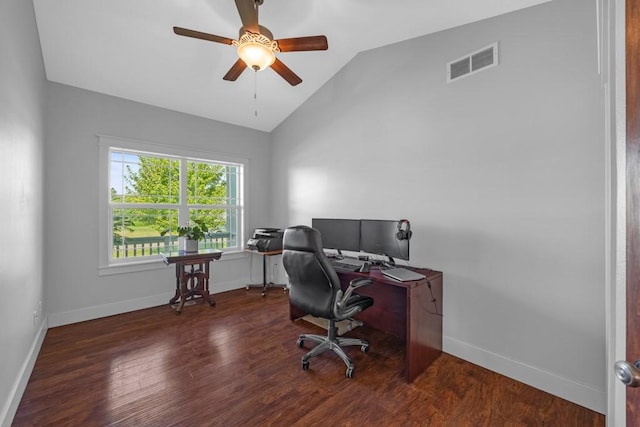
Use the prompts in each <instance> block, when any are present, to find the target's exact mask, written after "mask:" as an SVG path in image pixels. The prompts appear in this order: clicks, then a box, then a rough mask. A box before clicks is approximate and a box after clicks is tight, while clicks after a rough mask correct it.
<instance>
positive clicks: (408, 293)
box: [289, 267, 443, 383]
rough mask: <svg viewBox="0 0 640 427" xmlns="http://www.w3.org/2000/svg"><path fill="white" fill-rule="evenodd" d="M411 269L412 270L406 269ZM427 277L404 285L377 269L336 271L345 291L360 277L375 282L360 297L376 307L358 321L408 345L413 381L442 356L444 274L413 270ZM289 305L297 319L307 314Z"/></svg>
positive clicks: (407, 368) (406, 372)
mask: <svg viewBox="0 0 640 427" xmlns="http://www.w3.org/2000/svg"><path fill="white" fill-rule="evenodd" d="M404 268H408V267H404ZM409 269H411V270H414V271H416V272H417V273H421V274H424V275H425V276H426V278H425V279H422V280H416V281H412V282H400V281H397V280H394V279H391V278H389V277H387V276H384V275H383V274H382V272H381V271H380V270H379V269H378V268H377V267H371V271H370V272H369V273H359V272H345V271H336V272H337V273H338V276H339V277H340V282H341V284H342V288H343V289H346V288H347V286H348V285H349V282H350V281H351V280H353V279H356V278H369V279H372V280H373V283H372V284H371V285H368V286H363V287H361V288H358V290H357V291H356V292H357V293H358V294H360V295H367V296H370V297H372V298H373V299H374V303H373V306H371V307H370V308H368V309H367V310H365V311H363V312H360V313H358V314H357V315H356V316H355V318H356V319H358V320H361V321H362V322H363V323H364V325H365V326H369V327H371V328H374V329H378V330H381V331H384V332H387V333H389V334H391V335H394V336H396V337H398V338H399V339H400V340H402V342H403V343H404V345H405V350H406V362H405V369H404V375H405V378H406V380H407V382H409V383H410V382H412V381H413V380H414V379H416V377H418V376H419V375H420V374H421V373H422V372H424V371H425V370H426V369H427V368H428V367H429V365H431V363H433V362H434V361H435V360H436V359H437V358H438V356H440V354H442V315H443V314H442V272H440V271H435V270H429V269H425V268H409ZM306 314H307V313H305V312H304V311H302V310H300V309H298V308H297V307H295V306H293V305H292V304H291V303H289V315H290V318H291V320H295V319H298V318H301V317H303V316H304V315H306Z"/></svg>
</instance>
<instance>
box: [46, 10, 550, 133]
mask: <svg viewBox="0 0 640 427" xmlns="http://www.w3.org/2000/svg"><path fill="white" fill-rule="evenodd" d="M547 1H550V0H400V1H392V0H264V3H263V5H262V6H260V8H259V20H260V24H261V25H264V26H266V27H268V28H269V29H270V30H271V32H273V35H274V37H275V38H276V39H281V38H289V37H301V36H313V35H319V34H324V35H326V36H327V39H328V43H329V49H328V50H326V51H314V52H286V53H279V54H278V55H277V57H278V58H279V59H280V60H281V61H283V62H284V63H285V64H286V65H287V66H288V67H289V68H291V69H292V70H294V71H295V73H296V74H298V76H300V77H301V78H302V80H303V82H302V83H301V84H299V85H298V86H295V87H292V86H290V85H289V84H288V83H287V82H286V81H284V80H283V79H282V78H281V77H279V76H278V75H277V74H276V73H275V72H273V70H270V69H266V70H264V71H260V72H258V73H255V72H253V71H252V70H245V71H244V72H243V73H242V75H241V76H240V77H239V78H238V80H237V81H235V82H228V81H225V80H223V79H222V77H223V76H224V75H225V74H226V72H227V71H228V70H229V68H230V67H231V65H233V63H234V62H235V61H236V60H237V53H236V50H235V48H233V47H231V46H227V45H222V44H218V43H212V42H208V41H203V40H198V39H192V38H188V37H180V36H177V35H175V34H174V33H173V27H174V26H179V27H185V28H189V29H193V30H198V31H202V32H206V33H212V34H216V35H219V36H225V37H229V38H233V39H237V38H238V30H239V28H240V26H241V25H242V23H241V21H240V17H239V16H238V11H237V9H236V4H235V2H234V0H134V1H132V0H108V1H105V0H60V1H51V0H33V3H34V7H35V12H36V20H37V24H38V31H39V35H40V42H41V45H42V55H43V58H44V64H45V70H46V75H47V79H48V80H50V81H53V82H58V83H63V84H67V85H71V86H75V87H79V88H83V89H87V90H91V91H95V92H99V93H104V94H108V95H113V96H117V97H121V98H125V99H130V100H133V101H138V102H142V103H146V104H150V105H155V106H158V107H163V108H168V109H171V110H175V111H180V112H184V113H189V114H194V115H197V116H202V117H206V118H210V119H214V120H219V121H222V122H226V123H232V124H235V125H239V126H245V127H248V128H253V129H257V130H262V131H271V130H273V129H274V128H275V127H276V126H277V125H278V124H280V123H281V122H282V121H283V120H284V119H285V118H287V116H289V115H290V114H291V113H292V112H293V111H294V110H295V109H296V108H298V107H299V106H300V105H301V104H302V103H303V102H304V101H305V100H306V99H307V98H308V97H309V96H311V95H312V94H313V93H314V92H315V91H316V90H318V89H319V88H320V87H321V86H322V85H323V84H324V83H325V82H326V81H327V80H329V79H330V78H331V77H332V76H333V75H334V74H335V73H336V72H337V71H338V70H340V69H341V68H342V67H343V66H344V65H345V64H347V63H348V62H349V61H350V60H351V59H352V58H353V57H354V56H355V55H356V54H357V53H359V52H362V51H365V50H369V49H373V48H376V47H380V46H384V45H388V44H392V43H396V42H399V41H402V40H407V39H410V38H414V37H418V36H421V35H425V34H429V33H433V32H436V31H441V30H444V29H447V28H452V27H456V26H459V25H463V24H467V23H470V22H474V21H478V20H481V19H485V18H489V17H492V16H496V15H500V14H504V13H509V12H512V11H515V10H518V9H522V8H525V7H529V6H534V5H537V4H540V3H545V2H547ZM478 47H482V46H478ZM452 59H455V58H452ZM254 93H256V94H257V97H256V98H254ZM256 112H257V114H256Z"/></svg>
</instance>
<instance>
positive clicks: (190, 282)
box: [160, 249, 222, 314]
mask: <svg viewBox="0 0 640 427" xmlns="http://www.w3.org/2000/svg"><path fill="white" fill-rule="evenodd" d="M160 255H161V256H162V260H163V261H164V263H165V264H167V265H169V264H175V265H176V294H175V296H174V297H173V298H171V299H170V300H169V304H170V305H173V304H175V303H176V301H178V300H180V303H179V304H178V307H177V308H176V314H180V313H181V312H182V307H183V306H184V303H185V301H186V300H187V298H191V299H193V298H194V297H195V296H196V295H199V296H201V297H202V299H203V300H204V301H207V302H208V303H209V305H210V306H211V307H213V306H215V305H216V302H215V301H214V300H213V298H211V295H210V294H209V264H210V263H211V261H213V260H216V259H220V257H221V256H222V251H220V250H217V249H201V250H199V251H198V252H185V251H175V252H167V253H161V254H160ZM196 266H197V267H196ZM187 267H188V268H187Z"/></svg>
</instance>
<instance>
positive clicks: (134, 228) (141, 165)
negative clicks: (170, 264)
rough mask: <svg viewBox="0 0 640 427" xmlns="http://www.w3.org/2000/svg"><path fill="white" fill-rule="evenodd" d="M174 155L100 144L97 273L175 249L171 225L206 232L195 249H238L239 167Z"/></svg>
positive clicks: (128, 144) (120, 143) (140, 146)
mask: <svg viewBox="0 0 640 427" xmlns="http://www.w3.org/2000/svg"><path fill="white" fill-rule="evenodd" d="M179 152H180V150H179V149H177V148H172V147H164V146H156V145H153V146H152V145H150V144H145V143H136V142H132V141H125V140H118V139H111V138H107V137H100V157H101V170H102V175H103V176H101V185H102V188H103V189H104V191H105V194H104V196H105V197H101V199H102V201H103V207H101V209H100V211H101V215H102V219H101V226H102V227H104V232H103V233H101V235H102V236H105V238H103V239H102V242H101V258H102V259H101V266H102V267H108V266H118V265H128V264H132V263H140V262H144V261H149V260H154V261H156V260H157V259H158V254H159V253H160V252H165V251H168V250H177V248H178V236H177V228H178V226H185V225H187V224H189V223H190V222H192V221H193V220H195V219H203V220H204V221H205V223H206V225H207V227H208V228H209V235H208V236H207V237H206V238H205V239H204V240H202V241H200V242H199V247H200V248H201V249H202V248H217V249H221V250H223V251H237V250H240V249H241V242H243V241H244V239H242V229H243V227H242V224H243V217H244V204H243V197H242V194H243V190H242V189H243V173H244V168H245V163H246V162H244V161H242V160H239V159H229V158H223V157H221V156H215V157H218V158H215V159H214V158H213V156H211V155H210V154H204V153H184V152H182V153H180V154H178V153H179ZM104 175H106V176H104ZM101 196H102V195H101ZM105 211H106V212H105Z"/></svg>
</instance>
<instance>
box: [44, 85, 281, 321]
mask: <svg viewBox="0 0 640 427" xmlns="http://www.w3.org/2000/svg"><path fill="white" fill-rule="evenodd" d="M47 94H48V96H47V103H46V117H47V126H46V129H45V130H46V136H47V147H46V151H45V153H46V164H45V211H46V217H45V222H44V225H45V229H46V230H47V232H46V243H45V248H46V254H47V255H46V257H45V278H46V279H45V281H46V289H47V307H48V312H49V324H50V325H51V326H56V325H60V324H67V323H72V322H77V321H81V320H86V319H91V318H95V317H100V316H105V315H110V314H115V313H121V312H124V311H128V310H134V309H138V308H142V307H149V306H153V305H158V304H165V303H166V302H167V301H168V297H171V296H173V292H174V289H175V276H174V275H173V269H172V267H167V266H165V265H164V264H163V263H162V262H161V261H158V262H157V268H156V269H153V270H149V271H142V272H137V273H128V274H116V275H106V276H105V275H102V276H101V275H99V274H98V245H97V244H96V242H97V239H98V186H99V184H98V173H97V171H98V137H97V135H99V134H102V135H109V136H115V137H120V138H128V139H132V140H138V141H145V142H149V143H157V144H163V145H170V146H179V147H184V148H185V149H190V150H197V151H205V152H210V153H218V154H224V155H227V156H234V157H241V158H244V159H248V160H249V171H248V183H247V189H248V191H247V193H248V195H247V196H248V197H247V206H248V210H249V212H250V217H249V229H250V230H252V229H253V228H255V227H256V226H257V225H258V224H264V222H265V218H266V216H267V215H268V210H269V208H268V202H269V197H268V186H267V185H268V182H269V180H270V175H269V170H270V168H269V162H270V157H269V153H270V150H271V147H270V142H269V135H268V134H267V133H264V132H259V131H254V130H250V129H247V128H241V127H238V126H234V125H228V124H224V123H221V122H215V121H212V120H209V119H203V118H199V117H195V116H191V115H187V114H182V113H176V112H174V111H170V110H165V109H162V108H157V107H151V106H148V105H144V104H140V103H136V102H132V101H127V100H124V99H120V98H115V97H111V96H106V95H102V94H98V93H94V92H89V91H86V90H83V89H77V88H73V87H70V86H65V85H61V84H57V83H48V84H47ZM261 213H264V215H261ZM249 262H250V260H249V259H248V258H247V257H246V256H245V255H244V254H240V255H238V256H236V257H234V256H233V255H231V256H228V255H224V256H223V258H222V259H221V261H217V262H216V263H215V265H214V268H213V273H212V274H213V280H212V283H211V291H212V292H220V291H224V290H228V289H234V288H238V287H241V286H243V285H244V284H245V283H247V281H249V280H250V279H251V278H250V275H249ZM253 264H254V265H255V267H256V269H255V272H253V275H252V277H253V278H257V277H260V269H259V268H258V267H260V265H259V264H260V263H259V262H254V263H253Z"/></svg>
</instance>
